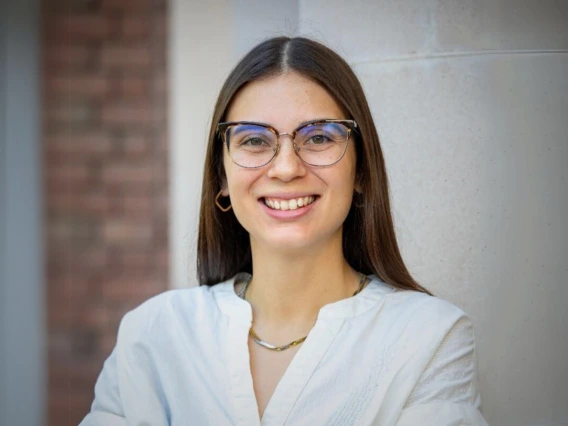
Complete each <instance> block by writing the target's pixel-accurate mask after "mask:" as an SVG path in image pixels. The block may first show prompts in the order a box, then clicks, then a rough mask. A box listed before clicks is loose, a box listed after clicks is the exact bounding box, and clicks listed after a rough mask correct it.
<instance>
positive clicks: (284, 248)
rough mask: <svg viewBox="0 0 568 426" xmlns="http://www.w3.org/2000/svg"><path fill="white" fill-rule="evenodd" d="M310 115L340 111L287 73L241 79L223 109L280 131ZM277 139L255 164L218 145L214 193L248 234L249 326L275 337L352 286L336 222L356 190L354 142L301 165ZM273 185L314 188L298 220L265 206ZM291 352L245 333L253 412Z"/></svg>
mask: <svg viewBox="0 0 568 426" xmlns="http://www.w3.org/2000/svg"><path fill="white" fill-rule="evenodd" d="M318 118H334V119H345V118H347V117H346V116H345V114H344V112H343V111H342V109H341V107H340V106H339V105H338V104H337V102H335V100H334V99H333V97H332V96H331V95H330V94H329V93H328V92H327V91H326V90H325V89H324V88H322V87H321V86H319V85H318V84H316V83H314V82H312V81H310V80H308V79H306V78H304V77H302V76H301V75H299V74H296V73H293V72H291V73H286V74H282V75H279V76H276V77H272V78H269V79H266V80H261V81H256V82H253V83H250V84H248V85H246V86H245V87H244V88H243V89H241V90H240V91H239V92H238V93H237V95H236V96H235V98H234V99H233V102H232V103H231V106H230V109H229V110H228V114H227V120H228V121H245V120H250V121H257V122H262V123H266V124H269V125H272V126H273V127H275V128H276V129H278V130H279V131H280V132H292V131H293V130H294V129H295V128H296V127H297V126H298V125H299V124H300V123H301V122H303V121H307V120H312V119H318ZM280 144H281V149H280V152H279V154H278V155H277V156H276V158H274V159H273V160H272V162H271V163H269V164H268V165H266V166H264V167H262V168H259V169H245V168H242V167H239V166H237V165H236V164H234V163H233V162H232V160H231V158H230V157H229V155H228V153H227V151H226V150H225V154H224V160H223V161H224V166H225V172H226V181H225V184H224V187H223V195H225V196H230V198H231V204H232V206H233V211H234V213H235V215H236V217H237V219H238V220H239V222H240V223H241V224H242V226H243V227H244V228H245V229H246V230H247V231H248V232H249V234H250V241H251V250H252V258H253V277H254V278H253V280H252V282H251V284H250V286H249V288H248V290H247V293H246V299H247V301H248V302H249V303H250V304H251V306H252V311H253V328H254V329H255V331H256V332H257V334H258V335H259V336H260V337H261V338H262V339H263V340H265V341H267V342H270V343H272V344H275V345H283V344H287V343H289V342H291V341H293V340H296V339H298V338H300V337H303V336H306V335H307V334H308V333H309V332H310V330H311V328H312V327H313V325H314V324H315V321H316V319H317V315H318V312H319V310H320V309H321V307H322V306H324V305H326V304H329V303H333V302H336V301H339V300H342V299H345V298H347V297H350V296H351V295H352V294H353V292H354V291H355V290H356V289H357V288H358V284H359V276H358V274H357V273H356V271H354V270H353V269H352V268H351V267H350V266H349V265H348V264H347V262H346V261H345V258H344V257H343V250H342V226H343V222H344V221H345V218H346V216H347V213H348V212H349V208H350V206H351V202H352V198H353V192H354V190H355V177H356V157H355V147H354V142H353V140H351V141H350V143H349V146H348V149H347V152H346V153H345V156H344V157H343V158H342V160H341V161H339V162H338V163H337V164H335V165H333V166H329V167H313V166H308V165H306V164H305V163H303V162H302V160H301V159H300V158H299V157H298V156H297V155H296V153H295V152H294V149H293V146H292V140H291V138H290V137H289V136H282V137H281V139H280ZM276 193H278V194H306V195H307V194H314V195H317V199H316V201H315V203H314V204H313V206H312V207H311V209H310V210H309V211H308V212H307V214H305V215H303V216H301V217H299V218H297V219H294V220H282V219H275V218H274V217H271V216H270V215H269V214H267V212H266V210H265V209H266V207H265V206H264V204H263V202H262V197H265V196H267V195H273V194H276ZM236 290H237V291H238V290H239V288H237V289H236ZM298 350H301V345H300V346H299V347H295V348H291V349H288V350H286V351H283V352H273V351H269V350H267V349H265V348H262V347H260V346H258V345H257V344H255V343H254V342H253V341H252V339H249V351H250V355H251V374H252V377H253V383H254V390H255V395H256V398H257V403H258V408H259V415H260V416H262V414H263V412H264V410H265V408H266V406H267V404H268V403H269V400H270V397H271V396H272V394H273V392H274V389H275V388H276V386H277V384H278V382H279V380H280V378H281V377H282V375H283V374H284V373H285V371H286V368H287V367H288V365H289V363H290V361H291V359H292V358H293V356H294V355H295V354H296V352H298Z"/></svg>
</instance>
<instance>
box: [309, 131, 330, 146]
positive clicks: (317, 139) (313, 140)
mask: <svg viewBox="0 0 568 426" xmlns="http://www.w3.org/2000/svg"><path fill="white" fill-rule="evenodd" d="M328 142H331V139H330V138H328V137H327V136H326V135H321V134H320V135H313V136H311V137H310V138H309V139H308V140H307V141H306V143H308V144H313V145H322V144H324V143H328Z"/></svg>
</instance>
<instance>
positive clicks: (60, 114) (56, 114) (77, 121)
mask: <svg viewBox="0 0 568 426" xmlns="http://www.w3.org/2000/svg"><path fill="white" fill-rule="evenodd" d="M45 115H46V120H47V124H48V125H50V124H51V125H55V126H58V127H68V128H76V127H91V126H92V125H93V124H94V123H96V121H97V119H98V113H97V110H96V108H95V107H94V105H93V104H92V103H91V102H89V101H72V102H70V101H66V102H58V103H54V104H51V105H49V107H48V108H47V111H46V112H45Z"/></svg>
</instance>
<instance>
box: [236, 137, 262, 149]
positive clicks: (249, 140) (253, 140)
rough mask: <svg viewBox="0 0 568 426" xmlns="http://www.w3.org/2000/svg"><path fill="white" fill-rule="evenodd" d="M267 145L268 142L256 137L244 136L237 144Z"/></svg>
mask: <svg viewBox="0 0 568 426" xmlns="http://www.w3.org/2000/svg"><path fill="white" fill-rule="evenodd" d="M268 145H269V144H268V142H266V141H265V140H263V139H261V138H257V137H250V138H246V139H244V140H243V141H242V142H241V143H240V144H239V146H251V147H261V146H268Z"/></svg>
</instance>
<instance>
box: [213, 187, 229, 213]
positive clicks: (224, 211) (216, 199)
mask: <svg viewBox="0 0 568 426" xmlns="http://www.w3.org/2000/svg"><path fill="white" fill-rule="evenodd" d="M222 193H223V190H221V191H219V192H218V193H217V196H216V197H215V204H216V205H217V207H219V210H221V211H222V212H223V213H226V212H228V211H229V210H231V209H232V208H233V206H232V205H230V204H229V207H223V206H222V205H221V203H220V202H219V198H221V195H222Z"/></svg>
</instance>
